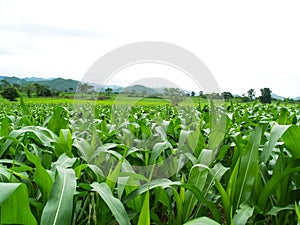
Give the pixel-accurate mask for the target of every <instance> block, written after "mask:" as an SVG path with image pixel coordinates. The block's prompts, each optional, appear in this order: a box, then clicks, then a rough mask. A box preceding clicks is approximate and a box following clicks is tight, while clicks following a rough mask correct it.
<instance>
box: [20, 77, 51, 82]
mask: <svg viewBox="0 0 300 225" xmlns="http://www.w3.org/2000/svg"><path fill="white" fill-rule="evenodd" d="M54 79H55V78H42V77H25V78H24V80H26V81H28V82H36V81H44V80H54Z"/></svg>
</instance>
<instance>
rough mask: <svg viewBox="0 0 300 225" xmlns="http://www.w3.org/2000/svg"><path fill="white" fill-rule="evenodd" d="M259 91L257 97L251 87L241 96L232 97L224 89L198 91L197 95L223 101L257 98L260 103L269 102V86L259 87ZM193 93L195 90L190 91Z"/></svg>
mask: <svg viewBox="0 0 300 225" xmlns="http://www.w3.org/2000/svg"><path fill="white" fill-rule="evenodd" d="M260 91H261V95H260V96H259V97H258V98H256V97H255V90H254V89H252V88H251V89H249V90H248V91H247V93H245V94H243V95H242V96H237V97H234V96H233V95H232V94H231V93H230V92H229V91H225V92H222V93H211V94H204V92H203V91H200V92H199V96H200V97H201V98H212V99H225V101H228V100H230V99H233V98H239V99H241V100H242V101H243V102H249V101H253V100H256V99H258V100H260V102H262V103H271V101H272V95H271V93H272V91H271V90H270V88H262V89H260ZM194 95H195V92H192V93H191V96H194Z"/></svg>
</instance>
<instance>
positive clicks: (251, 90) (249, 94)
mask: <svg viewBox="0 0 300 225" xmlns="http://www.w3.org/2000/svg"><path fill="white" fill-rule="evenodd" d="M247 95H248V97H249V99H250V100H254V99H255V90H254V89H253V88H251V89H249V90H248V91H247Z"/></svg>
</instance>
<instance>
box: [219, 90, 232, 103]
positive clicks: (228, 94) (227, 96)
mask: <svg viewBox="0 0 300 225" xmlns="http://www.w3.org/2000/svg"><path fill="white" fill-rule="evenodd" d="M222 96H223V98H224V99H225V101H228V100H229V99H231V98H233V95H232V94H231V93H230V92H229V91H224V92H223V93H222Z"/></svg>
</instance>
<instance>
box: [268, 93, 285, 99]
mask: <svg viewBox="0 0 300 225" xmlns="http://www.w3.org/2000/svg"><path fill="white" fill-rule="evenodd" d="M271 97H272V98H275V99H277V100H284V99H286V97H283V96H279V95H276V94H271Z"/></svg>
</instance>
